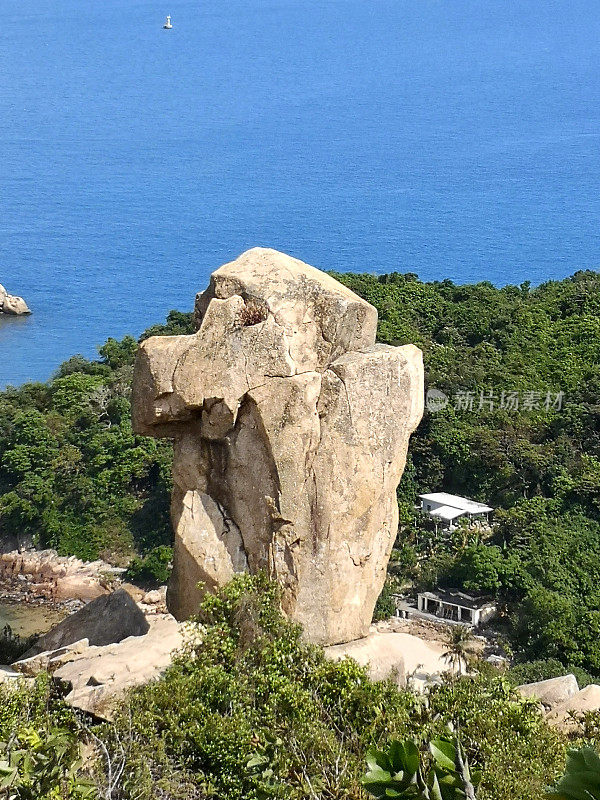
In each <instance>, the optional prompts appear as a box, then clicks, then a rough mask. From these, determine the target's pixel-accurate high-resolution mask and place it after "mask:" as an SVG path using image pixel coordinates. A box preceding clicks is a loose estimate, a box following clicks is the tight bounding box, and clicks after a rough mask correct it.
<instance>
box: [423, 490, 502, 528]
mask: <svg viewBox="0 0 600 800" xmlns="http://www.w3.org/2000/svg"><path fill="white" fill-rule="evenodd" d="M419 499H420V500H421V511H423V512H424V513H425V514H428V515H429V516H430V517H431V518H432V519H433V520H435V521H436V522H441V523H442V525H443V526H444V527H446V526H447V527H449V528H450V530H452V529H453V528H454V522H455V520H457V519H459V518H460V517H467V518H468V519H484V520H485V521H486V522H487V521H488V514H489V513H490V511H493V510H494V509H493V508H491V507H490V506H486V505H484V504H483V503H476V502H475V500H468V499H467V498H466V497H459V496H458V495H456V494H448V492H434V493H433V494H420V495H419Z"/></svg>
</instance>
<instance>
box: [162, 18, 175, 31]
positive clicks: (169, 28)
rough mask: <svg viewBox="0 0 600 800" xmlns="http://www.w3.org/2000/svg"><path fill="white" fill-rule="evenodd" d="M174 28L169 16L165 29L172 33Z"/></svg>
mask: <svg viewBox="0 0 600 800" xmlns="http://www.w3.org/2000/svg"><path fill="white" fill-rule="evenodd" d="M172 27H173V26H172V25H171V17H170V15H168V16H167V21H166V22H165V24H164V25H163V28H165V29H166V30H168V31H170V30H171V28H172Z"/></svg>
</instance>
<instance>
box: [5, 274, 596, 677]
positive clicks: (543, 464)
mask: <svg viewBox="0 0 600 800" xmlns="http://www.w3.org/2000/svg"><path fill="white" fill-rule="evenodd" d="M335 277H336V278H338V279H339V280H341V281H342V282H343V283H345V284H346V285H347V286H349V287H350V288H352V289H353V290H354V291H356V292H357V293H358V294H360V295H361V296H363V297H365V298H366V299H367V300H369V302H371V303H373V304H374V305H375V306H376V307H377V309H378V311H379V315H380V322H379V339H380V341H383V342H388V343H391V344H404V343H408V342H413V343H415V344H417V345H418V346H419V347H421V348H422V349H423V352H424V357H425V366H426V380H427V386H428V387H429V388H435V389H436V390H438V391H439V392H443V393H444V394H445V395H446V397H447V398H448V402H447V405H446V406H445V408H442V409H440V410H432V411H427V412H426V414H425V417H424V419H423V422H422V424H421V426H420V427H419V429H418V431H417V433H416V434H415V435H414V436H413V439H412V442H411V447H410V452H409V460H408V463H407V468H406V471H405V475H404V477H403V480H402V483H401V486H400V489H399V502H400V507H401V512H402V513H401V519H402V529H401V534H400V536H399V540H398V543H397V549H396V551H395V553H394V562H393V564H392V571H393V572H394V573H395V575H396V579H397V580H398V581H400V582H401V581H404V580H410V581H412V582H413V583H414V584H415V585H417V586H418V585H435V584H439V585H448V586H450V585H452V586H459V587H463V588H465V589H466V590H473V591H483V592H486V593H491V594H493V595H495V596H496V597H497V598H498V599H499V601H500V602H501V603H502V604H503V606H504V607H505V609H506V616H505V633H506V635H507V636H508V637H509V639H510V641H511V643H512V646H513V648H514V650H515V652H516V654H517V656H518V657H519V658H520V659H521V660H531V659H548V658H556V659H558V660H559V661H560V662H562V663H563V664H564V665H566V666H578V667H580V668H583V669H585V670H587V671H589V672H591V673H593V674H596V675H600V636H599V633H600V594H599V591H600V590H599V589H598V587H599V586H600V580H599V579H600V558H599V556H600V275H599V274H598V273H595V272H590V271H588V272H579V273H576V274H575V275H574V276H572V277H571V278H568V279H565V280H563V281H552V282H548V283H546V284H543V285H542V286H540V287H537V288H531V287H530V286H529V285H527V284H523V285H522V286H520V287H514V286H508V287H504V288H502V289H498V288H495V287H493V286H492V285H491V284H489V283H480V284H477V285H472V286H456V285H454V284H453V283H451V282H450V281H442V282H434V283H424V282H421V281H419V280H418V279H417V278H416V276H414V275H411V274H404V275H401V274H398V273H393V274H390V275H382V276H373V275H354V274H343V275H337V274H336V276H335ZM191 330H192V323H191V315H190V314H184V313H180V312H172V313H171V314H170V315H169V318H168V320H167V324H166V325H162V326H160V325H159V326H155V328H152V329H150V330H149V331H147V332H146V333H145V334H144V337H145V336H148V335H152V334H161V333H163V334H166V333H188V332H191ZM135 348H136V341H135V340H134V339H133V338H132V337H125V338H124V339H123V340H122V341H120V342H117V341H115V340H114V339H109V340H108V342H106V344H105V345H103V346H102V347H101V348H100V359H99V360H98V361H89V360H87V359H84V358H83V357H81V356H74V357H73V358H71V359H70V360H69V361H67V362H66V363H65V364H63V365H62V366H61V367H60V368H59V370H58V371H57V373H56V376H55V377H54V378H53V379H52V380H51V381H48V382H47V383H43V384H42V383H36V384H27V385H24V386H22V387H20V388H16V389H13V388H11V389H8V390H7V391H5V392H3V393H2V394H0V536H2V538H3V539H4V540H5V541H7V542H10V541H17V540H23V539H27V538H31V539H32V540H33V541H35V543H36V544H37V545H38V546H40V547H48V546H51V547H55V548H56V549H58V551H59V552H60V553H63V554H76V555H78V556H81V557H84V558H88V559H93V558H96V557H98V556H103V557H104V558H108V559H110V560H113V561H115V562H118V563H123V564H126V563H128V561H129V560H130V559H131V558H132V556H133V555H134V554H136V553H137V554H141V555H144V554H148V553H150V554H152V553H153V552H154V553H156V548H159V547H165V546H167V545H168V544H169V543H170V541H171V530H170V523H169V515H168V506H169V493H170V464H171V445H170V443H169V442H165V441H157V440H154V439H146V438H142V437H137V436H134V435H133V433H132V430H131V423H130V400H129V393H130V386H131V376H132V367H133V358H134V353H135ZM442 489H444V490H447V491H454V492H457V493H460V494H464V495H467V496H469V497H472V498H474V499H477V500H483V501H486V502H489V503H490V504H491V505H493V506H495V507H496V508H497V511H496V514H495V520H496V523H497V524H496V525H495V527H494V532H493V536H492V537H491V538H488V539H485V540H481V539H480V538H478V537H472V536H469V535H463V533H462V532H461V531H459V532H457V535H456V536H453V537H451V538H445V537H435V536H434V535H433V534H432V533H431V532H430V531H427V530H425V529H423V528H422V527H421V526H420V525H419V524H415V517H414V513H413V505H414V502H415V498H416V496H417V494H418V493H419V492H423V491H439V490H442ZM160 552H164V551H160ZM425 556H427V558H425ZM161 563H162V562H161Z"/></svg>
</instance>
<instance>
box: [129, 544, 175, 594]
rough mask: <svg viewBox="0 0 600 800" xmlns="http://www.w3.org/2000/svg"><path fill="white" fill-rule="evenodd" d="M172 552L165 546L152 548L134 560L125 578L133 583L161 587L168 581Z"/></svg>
mask: <svg viewBox="0 0 600 800" xmlns="http://www.w3.org/2000/svg"><path fill="white" fill-rule="evenodd" d="M172 558H173V550H172V549H171V548H170V547H166V545H161V546H159V547H153V548H152V550H150V552H148V553H146V555H145V556H142V557H141V558H134V559H133V560H132V561H131V562H130V563H129V566H128V567H127V572H126V573H125V577H126V578H127V580H129V581H132V582H133V583H139V584H142V585H149V586H162V585H163V584H165V583H167V581H168V580H169V575H170V574H171V560H172Z"/></svg>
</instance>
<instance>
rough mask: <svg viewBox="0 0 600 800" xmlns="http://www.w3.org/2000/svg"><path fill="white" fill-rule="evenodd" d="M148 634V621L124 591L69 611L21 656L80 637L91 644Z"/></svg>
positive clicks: (109, 642)
mask: <svg viewBox="0 0 600 800" xmlns="http://www.w3.org/2000/svg"><path fill="white" fill-rule="evenodd" d="M145 633H148V623H147V621H146V617H145V616H144V614H143V613H142V611H141V610H140V609H139V608H138V606H137V605H136V603H135V601H134V600H133V599H132V598H131V597H130V595H129V594H128V593H127V592H126V591H125V590H124V589H119V590H118V591H116V592H112V593H111V594H108V595H105V596H103V597H97V598H96V599H95V600H92V601H91V603H88V604H87V605H86V606H84V607H83V608H82V609H80V610H79V611H76V612H75V613H74V614H71V615H70V616H68V617H67V618H66V619H63V621H62V622H59V623H58V625H55V626H54V628H52V629H51V630H49V631H48V633H45V634H44V635H43V636H40V638H39V639H38V640H37V642H36V643H35V644H34V646H33V647H31V648H30V649H29V650H28V651H27V652H26V653H25V654H24V655H23V658H24V659H27V658H31V657H32V656H35V655H38V654H39V653H42V652H44V651H48V650H58V649H60V648H61V647H66V646H67V645H70V644H73V642H77V641H79V640H80V639H84V638H85V639H87V641H88V642H89V644H91V645H97V646H102V645H107V644H114V643H115V642H120V641H121V639H126V638H127V637H129V636H143V635H144V634H145Z"/></svg>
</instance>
